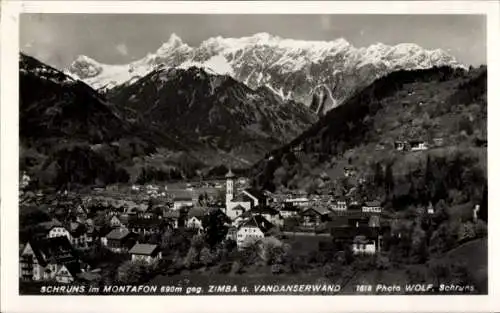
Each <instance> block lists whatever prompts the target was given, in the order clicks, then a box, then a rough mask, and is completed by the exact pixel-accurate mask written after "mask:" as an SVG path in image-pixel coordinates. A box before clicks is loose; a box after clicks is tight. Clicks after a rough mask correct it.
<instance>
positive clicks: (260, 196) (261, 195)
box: [245, 188, 267, 202]
mask: <svg viewBox="0 0 500 313" xmlns="http://www.w3.org/2000/svg"><path fill="white" fill-rule="evenodd" d="M245 192H248V193H249V194H251V195H252V196H254V197H255V198H257V199H258V200H259V202H261V201H262V202H265V201H266V199H267V197H266V195H265V194H264V192H262V191H260V190H257V189H255V188H247V189H245Z"/></svg>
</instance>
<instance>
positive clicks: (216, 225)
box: [202, 210, 231, 248]
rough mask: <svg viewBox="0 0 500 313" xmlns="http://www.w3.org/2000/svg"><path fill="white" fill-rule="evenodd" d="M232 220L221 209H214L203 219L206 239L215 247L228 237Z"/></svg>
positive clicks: (211, 246)
mask: <svg viewBox="0 0 500 313" xmlns="http://www.w3.org/2000/svg"><path fill="white" fill-rule="evenodd" d="M230 222H231V221H230V220H229V218H228V217H227V216H226V215H225V214H224V213H222V211H220V210H214V211H212V212H210V213H209V214H208V215H205V216H204V217H203V219H202V224H203V228H204V229H205V241H206V243H207V244H208V245H209V246H210V248H214V247H215V246H216V245H217V244H218V243H220V242H221V241H222V240H224V238H226V235H227V231H228V226H227V225H228V223H230Z"/></svg>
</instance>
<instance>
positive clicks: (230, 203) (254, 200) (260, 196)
mask: <svg viewBox="0 0 500 313" xmlns="http://www.w3.org/2000/svg"><path fill="white" fill-rule="evenodd" d="M236 179H237V177H236V175H234V173H233V172H232V171H231V170H229V172H228V173H227V174H226V215H227V216H228V217H229V218H230V219H231V220H234V219H236V218H237V217H238V216H239V215H241V214H242V213H243V212H246V211H249V210H251V209H252V208H254V207H257V206H259V205H260V206H266V205H268V200H267V197H266V196H265V195H264V193H262V192H260V191H258V190H255V189H250V188H249V189H244V190H242V191H241V192H238V193H236V192H235V186H234V182H235V180H236Z"/></svg>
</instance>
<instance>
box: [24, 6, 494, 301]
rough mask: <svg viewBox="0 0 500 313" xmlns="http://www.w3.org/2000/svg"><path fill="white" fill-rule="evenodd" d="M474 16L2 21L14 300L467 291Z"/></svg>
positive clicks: (483, 134) (479, 250)
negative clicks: (12, 191) (12, 143)
mask: <svg viewBox="0 0 500 313" xmlns="http://www.w3.org/2000/svg"><path fill="white" fill-rule="evenodd" d="M485 21H486V19H485V17H482V16H472V15H470V16H469V15H456V16H452V15H418V16H410V15H407V16H402V15H399V16H398V15H394V16H390V15H369V16H364V15H224V16H217V15H160V14H158V15H106V14H95V15H89V14H23V15H22V16H21V22H20V32H21V42H20V47H21V53H20V55H19V79H20V112H19V116H20V121H19V125H20V147H19V148H20V169H19V171H20V172H19V173H20V199H19V212H20V213H19V214H20V215H19V218H20V222H19V223H20V224H19V227H20V229H19V239H20V240H19V241H20V247H19V282H20V293H21V294H59V295H61V294H63V295H69V294H71V295H75V294H82V295H87V294H154V295H186V294H218V295H221V294H261V295H273V294H282V295H294V294H315V295H334V294H378V295H392V294H460V295H468V294H487V293H488V290H487V285H488V273H487V255H488V254H487V253H488V252H487V250H488V249H487V229H488V227H487V222H488V202H487V193H488V191H487V190H488V184H487V160H486V156H487V126H486V124H487V96H486V95H487V92H486V82H487V67H486V65H485V64H486V52H485V51H486V35H485V33H486V25H485V23H486V22H485ZM194 25H196V26H194ZM158 47H159V48H158Z"/></svg>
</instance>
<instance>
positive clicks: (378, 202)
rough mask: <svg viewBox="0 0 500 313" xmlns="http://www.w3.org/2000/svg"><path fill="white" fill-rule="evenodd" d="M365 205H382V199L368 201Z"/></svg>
mask: <svg viewBox="0 0 500 313" xmlns="http://www.w3.org/2000/svg"><path fill="white" fill-rule="evenodd" d="M364 205H365V206H369V207H380V205H381V203H380V201H377V200H374V201H366V202H365V203H364Z"/></svg>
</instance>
